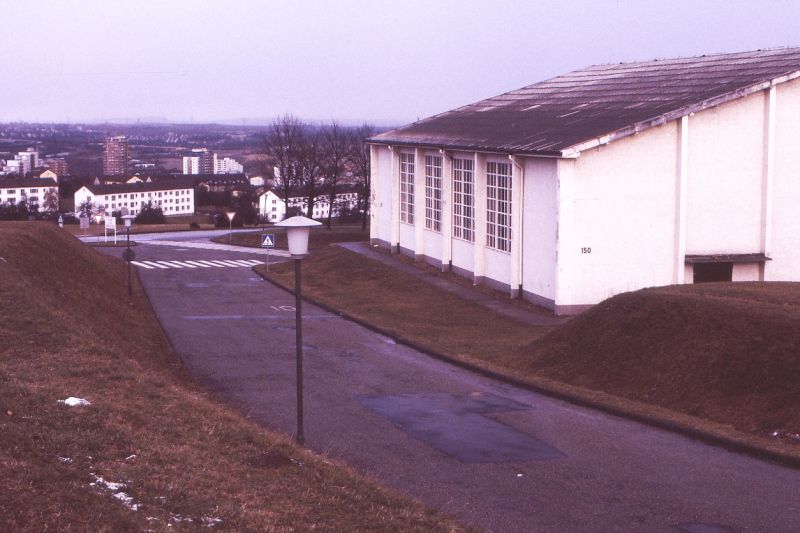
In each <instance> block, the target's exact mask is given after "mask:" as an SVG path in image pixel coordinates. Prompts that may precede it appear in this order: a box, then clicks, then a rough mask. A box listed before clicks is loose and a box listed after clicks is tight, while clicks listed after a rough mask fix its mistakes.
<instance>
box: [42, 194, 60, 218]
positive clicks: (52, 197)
mask: <svg viewBox="0 0 800 533" xmlns="http://www.w3.org/2000/svg"><path fill="white" fill-rule="evenodd" d="M43 206H44V209H45V211H47V212H48V213H50V214H51V215H52V214H53V213H55V212H56V211H58V192H56V189H47V192H46V193H44V203H43Z"/></svg>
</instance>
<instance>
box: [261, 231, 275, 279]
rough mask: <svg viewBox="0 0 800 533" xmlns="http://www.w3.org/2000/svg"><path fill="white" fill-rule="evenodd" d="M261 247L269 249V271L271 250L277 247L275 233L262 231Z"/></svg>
mask: <svg viewBox="0 0 800 533" xmlns="http://www.w3.org/2000/svg"><path fill="white" fill-rule="evenodd" d="M261 247H262V248H266V249H267V272H269V250H270V249H271V248H275V234H274V233H262V234H261Z"/></svg>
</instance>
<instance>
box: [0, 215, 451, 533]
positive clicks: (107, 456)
mask: <svg viewBox="0 0 800 533" xmlns="http://www.w3.org/2000/svg"><path fill="white" fill-rule="evenodd" d="M71 396H74V397H79V398H83V399H86V400H88V401H89V402H90V403H91V405H87V406H81V407H69V406H68V405H66V404H65V403H64V402H63V401H64V400H65V399H67V398H68V397H71ZM287 408H288V409H291V408H292V407H291V406H289V407H287V406H276V409H287ZM205 526H213V527H214V528H215V529H221V530H235V531H274V530H281V531H284V530H285V531H289V530H311V529H322V530H361V531H373V530H375V529H381V530H419V531H428V530H440V531H451V530H454V529H458V527H459V526H458V525H457V524H455V523H454V522H452V521H451V520H449V519H448V518H446V517H443V516H442V515H441V514H439V513H436V512H434V511H430V510H427V509H425V508H424V507H423V506H421V505H420V504H418V503H415V502H411V501H409V500H407V499H405V498H401V497H399V496H397V495H395V494H393V493H391V492H389V491H387V490H385V489H382V488H381V487H379V486H377V485H376V484H375V483H372V482H370V481H367V480H365V479H363V478H361V477H359V476H358V475H356V474H354V473H353V472H351V471H349V470H348V469H347V468H346V467H344V466H343V465H335V464H333V463H331V462H330V461H328V460H325V459H323V458H321V457H318V456H316V455H314V454H311V453H309V452H307V451H305V450H302V449H300V448H297V447H295V446H293V445H292V444H291V443H290V442H288V441H287V439H285V438H284V437H281V436H279V435H276V434H272V433H269V432H267V431H265V430H263V429H262V428H260V427H258V426H256V425H255V424H253V423H251V422H249V421H248V420H247V419H246V418H245V417H243V416H242V415H239V414H238V413H235V412H233V411H231V410H229V409H227V408H225V407H222V406H220V405H218V404H217V403H215V402H214V401H213V399H212V398H209V397H208V395H207V394H206V393H205V392H204V391H203V390H202V389H200V388H199V387H198V386H196V385H195V384H194V383H193V382H192V381H191V380H189V379H188V378H187V377H186V376H185V374H184V373H183V371H182V367H181V364H180V362H179V360H178V359H177V358H176V356H175V355H174V354H173V352H172V351H171V350H170V349H169V346H168V344H167V341H166V339H165V337H164V335H163V334H162V332H161V330H160V328H159V326H158V323H157V322H156V320H155V317H154V315H153V314H152V312H151V310H150V308H149V305H148V304H147V301H146V300H145V299H144V297H143V295H142V292H141V289H140V287H139V286H138V284H137V285H136V286H135V290H134V297H133V298H132V299H129V298H128V295H127V285H126V275H125V268H124V265H123V263H122V262H121V261H119V260H117V259H114V258H111V257H107V256H103V255H101V254H99V253H97V252H96V251H94V250H92V249H90V248H89V247H87V246H84V245H82V244H81V243H80V242H79V241H77V240H76V239H75V238H74V237H72V236H71V235H69V234H67V233H66V232H64V231H63V230H59V229H58V228H57V227H55V226H54V225H51V224H46V223H30V222H23V223H0V530H1V531H49V530H58V531H61V530H71V531H132V530H137V531H143V530H159V531H167V530H168V531H179V530H197V529H201V528H204V527H205Z"/></svg>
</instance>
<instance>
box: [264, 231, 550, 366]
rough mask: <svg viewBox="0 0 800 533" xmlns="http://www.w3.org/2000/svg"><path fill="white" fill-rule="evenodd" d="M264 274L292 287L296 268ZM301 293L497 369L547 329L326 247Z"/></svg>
mask: <svg viewBox="0 0 800 533" xmlns="http://www.w3.org/2000/svg"><path fill="white" fill-rule="evenodd" d="M256 270H257V271H258V272H259V273H261V274H262V275H265V276H267V277H269V278H271V279H274V280H276V281H278V282H280V283H281V284H282V285H284V286H285V287H287V288H293V287H294V270H293V267H292V265H291V264H290V263H281V264H278V265H274V266H272V267H271V268H270V272H269V273H267V272H266V268H265V267H260V266H259V267H257V269H256ZM303 292H304V294H305V295H308V296H310V297H312V298H314V299H317V300H319V301H320V302H322V303H324V304H326V305H329V306H331V307H333V308H336V309H340V310H342V311H344V312H346V313H347V314H348V315H350V316H352V317H354V318H356V319H358V320H361V321H364V322H366V323H369V324H372V325H374V326H376V327H378V328H380V329H381V330H383V331H385V332H387V333H389V334H391V335H394V336H395V337H398V338H400V339H404V340H406V341H409V342H412V343H414V344H417V345H419V346H422V347H424V348H427V349H430V350H432V351H435V352H438V353H442V354H445V355H448V356H450V357H453V358H457V359H463V360H468V359H471V360H481V361H484V362H486V363H490V364H495V363H500V362H503V361H509V360H518V359H520V358H524V357H525V350H526V349H527V346H528V345H529V344H530V343H532V342H534V341H535V340H537V339H539V338H540V337H541V336H542V335H544V334H546V333H547V332H548V331H550V329H551V328H549V327H536V326H529V325H526V324H523V323H520V322H517V321H515V320H512V319H509V318H508V317H505V316H502V315H498V314H496V313H493V312H489V311H488V310H487V309H485V308H483V307H478V306H475V305H474V304H472V303H471V302H468V301H466V300H464V299H462V298H460V297H459V296H457V295H455V294H452V293H449V292H444V291H442V290H440V289H437V288H436V287H434V286H433V285H431V284H429V283H426V282H425V281H422V280H419V279H416V278H414V277H413V276H410V275H408V274H405V273H403V272H400V271H398V270H395V269H393V268H391V267H389V266H386V265H384V264H382V263H379V262H377V261H372V260H369V259H367V258H365V257H363V256H360V255H358V254H355V253H353V252H350V251H348V250H344V249H341V248H339V247H331V246H328V247H323V248H321V249H319V250H318V251H316V252H315V253H314V254H313V255H312V256H311V257H310V258H309V259H307V260H305V261H304V263H303Z"/></svg>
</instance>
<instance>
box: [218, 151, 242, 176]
mask: <svg viewBox="0 0 800 533" xmlns="http://www.w3.org/2000/svg"><path fill="white" fill-rule="evenodd" d="M243 171H244V166H242V164H241V163H239V162H238V161H236V160H235V159H233V158H230V157H223V158H222V159H217V155H216V154H214V174H241V173H242V172H243Z"/></svg>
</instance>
